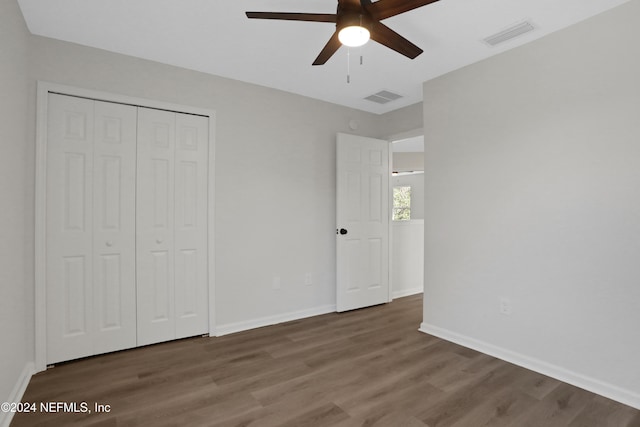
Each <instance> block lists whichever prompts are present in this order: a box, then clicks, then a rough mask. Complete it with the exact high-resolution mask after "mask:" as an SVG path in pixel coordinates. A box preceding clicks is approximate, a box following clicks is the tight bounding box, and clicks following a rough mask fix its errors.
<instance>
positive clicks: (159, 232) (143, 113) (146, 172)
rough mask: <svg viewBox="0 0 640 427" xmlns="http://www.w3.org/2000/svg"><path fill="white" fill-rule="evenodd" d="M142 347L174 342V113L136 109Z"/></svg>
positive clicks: (139, 333)
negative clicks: (162, 342)
mask: <svg viewBox="0 0 640 427" xmlns="http://www.w3.org/2000/svg"><path fill="white" fill-rule="evenodd" d="M137 153H138V156H137V161H138V170H137V196H136V252H137V261H136V262H137V327H138V345H146V344H150V343H154V342H161V341H167V340H171V339H174V338H175V311H174V198H175V186H174V171H175V168H174V162H175V114H174V113H170V112H166V111H160V110H152V109H148V108H139V109H138V144H137Z"/></svg>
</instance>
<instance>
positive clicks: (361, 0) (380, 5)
mask: <svg viewBox="0 0 640 427" xmlns="http://www.w3.org/2000/svg"><path fill="white" fill-rule="evenodd" d="M436 1H438V0H379V1H377V2H375V3H374V2H372V1H371V0H338V10H337V12H336V13H288V12H247V17H248V18H253V19H278V20H285V21H311V22H330V23H335V24H336V31H335V32H334V33H333V35H332V36H331V38H330V39H329V42H328V43H327V44H326V45H325V47H324V48H323V49H322V51H321V52H320V54H319V55H318V57H317V58H316V60H315V61H313V65H322V64H324V63H326V62H327V61H328V60H329V58H331V56H332V55H333V54H334V53H336V51H337V50H338V49H339V48H340V46H341V45H343V44H344V45H346V46H350V47H357V46H362V45H363V44H365V43H366V42H367V41H368V40H369V38H371V39H372V40H375V41H377V42H378V43H380V44H382V45H384V46H386V47H388V48H390V49H393V50H395V51H396V52H398V53H401V54H402V55H404V56H406V57H408V58H411V59H413V58H415V57H416V56H418V55H420V54H421V53H422V52H423V51H422V49H420V48H419V47H418V46H416V45H415V44H413V43H411V42H410V41H409V40H407V39H405V38H404V37H402V36H401V35H400V34H398V33H396V32H395V31H393V30H392V29H391V28H389V27H387V26H386V25H384V24H383V23H382V22H380V21H382V20H383V19H387V18H390V17H392V16H396V15H399V14H401V13H404V12H408V11H410V10H413V9H417V8H419V7H421V6H426V5H428V4H430V3H435V2H436Z"/></svg>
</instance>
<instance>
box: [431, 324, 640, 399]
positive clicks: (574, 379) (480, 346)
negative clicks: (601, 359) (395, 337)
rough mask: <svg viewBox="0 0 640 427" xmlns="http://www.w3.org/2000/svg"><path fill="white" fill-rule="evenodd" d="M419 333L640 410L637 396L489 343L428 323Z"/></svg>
mask: <svg viewBox="0 0 640 427" xmlns="http://www.w3.org/2000/svg"><path fill="white" fill-rule="evenodd" d="M419 331H420V332H424V333H425V334H429V335H433V336H436V337H438V338H442V339H444V340H447V341H451V342H453V343H456V344H459V345H461V346H464V347H468V348H471V349H473V350H476V351H479V352H482V353H485V354H488V355H489V356H493V357H496V358H498V359H501V360H504V361H507V362H509V363H513V364H514V365H518V366H521V367H523V368H526V369H530V370H532V371H535V372H538V373H540V374H543V375H546V376H549V377H552V378H555V379H557V380H560V381H562V382H565V383H567V384H571V385H574V386H576V387H580V388H582V389H584V390H588V391H590V392H593V393H596V394H599V395H601V396H604V397H607V398H609V399H612V400H615V401H617V402H620V403H623V404H625V405H628V406H631V407H634V408H636V409H640V394H638V393H636V392H634V391H632V390H626V389H623V388H620V387H617V386H615V385H613V384H609V383H606V382H604V381H600V380H597V379H595V378H591V377H588V376H586V375H582V374H579V373H577V372H573V371H570V370H568V369H565V368H563V367H560V366H557V365H554V364H551V363H548V362H545V361H543V360H539V359H536V358H533V357H529V356H526V355H524V354H520V353H517V352H514V351H511V350H507V349H505V348H502V347H498V346H496V345H493V344H489V343H486V342H483V341H480V340H477V339H475V338H471V337H468V336H466V335H462V334H459V333H457V332H453V331H450V330H448V329H444V328H440V327H438V326H433V325H429V324H427V323H424V322H423V323H421V324H420V329H419Z"/></svg>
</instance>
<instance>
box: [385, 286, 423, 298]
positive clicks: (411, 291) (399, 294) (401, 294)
mask: <svg viewBox="0 0 640 427" xmlns="http://www.w3.org/2000/svg"><path fill="white" fill-rule="evenodd" d="M422 292H424V289H423V288H422V287H419V288H411V289H402V290H400V291H393V299H396V298H402V297H408V296H410V295H417V294H421V293H422Z"/></svg>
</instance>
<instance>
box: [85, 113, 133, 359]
mask: <svg viewBox="0 0 640 427" xmlns="http://www.w3.org/2000/svg"><path fill="white" fill-rule="evenodd" d="M94 135H95V137H94V141H95V142H94V147H95V149H94V176H93V187H94V197H93V212H94V214H93V218H94V239H93V253H94V263H93V272H94V277H93V282H94V311H93V314H94V316H95V325H96V333H95V346H94V349H95V353H96V354H98V353H106V352H110V351H116V350H122V349H125V348H131V347H135V346H136V277H135V276H136V266H135V257H136V254H135V213H136V212H135V197H136V194H135V179H136V138H137V108H136V107H132V106H128V105H122V104H114V103H107V102H96V103H95V127H94Z"/></svg>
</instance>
